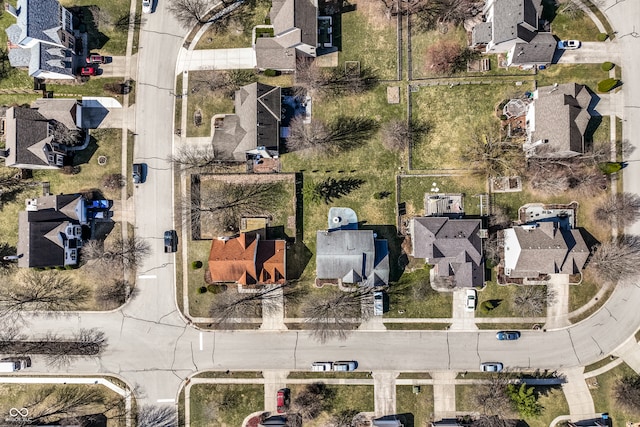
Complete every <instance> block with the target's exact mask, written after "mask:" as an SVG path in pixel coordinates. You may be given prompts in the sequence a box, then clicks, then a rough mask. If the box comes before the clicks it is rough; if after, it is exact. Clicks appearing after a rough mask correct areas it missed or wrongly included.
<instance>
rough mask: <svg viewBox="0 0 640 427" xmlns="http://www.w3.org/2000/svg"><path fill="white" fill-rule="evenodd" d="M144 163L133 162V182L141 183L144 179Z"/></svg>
mask: <svg viewBox="0 0 640 427" xmlns="http://www.w3.org/2000/svg"><path fill="white" fill-rule="evenodd" d="M146 169H147V168H146V165H145V164H144V163H134V164H133V167H132V169H131V177H132V178H133V183H134V184H143V183H144V182H145V180H146V174H145V172H146Z"/></svg>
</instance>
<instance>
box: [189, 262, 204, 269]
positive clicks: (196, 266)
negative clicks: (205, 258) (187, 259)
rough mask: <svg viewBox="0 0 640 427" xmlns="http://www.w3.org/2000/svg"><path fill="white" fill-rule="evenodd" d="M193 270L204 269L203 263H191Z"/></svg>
mask: <svg viewBox="0 0 640 427" xmlns="http://www.w3.org/2000/svg"><path fill="white" fill-rule="evenodd" d="M191 268H192V269H193V270H197V269H199V268H202V261H193V262H192V263H191Z"/></svg>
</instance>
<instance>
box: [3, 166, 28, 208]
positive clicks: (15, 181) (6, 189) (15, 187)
mask: <svg viewBox="0 0 640 427" xmlns="http://www.w3.org/2000/svg"><path fill="white" fill-rule="evenodd" d="M27 186H28V184H27V183H26V182H25V181H23V180H21V179H20V177H19V175H17V174H8V173H5V174H3V175H0V208H2V206H3V205H4V204H5V203H7V202H10V201H13V200H15V198H16V196H17V195H18V194H20V193H21V192H22V191H23V190H24V189H25V188H26V187H27Z"/></svg>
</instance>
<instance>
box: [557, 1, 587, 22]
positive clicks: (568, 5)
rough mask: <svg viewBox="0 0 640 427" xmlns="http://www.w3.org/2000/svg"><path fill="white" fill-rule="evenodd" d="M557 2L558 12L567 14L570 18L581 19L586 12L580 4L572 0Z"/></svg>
mask: <svg viewBox="0 0 640 427" xmlns="http://www.w3.org/2000/svg"><path fill="white" fill-rule="evenodd" d="M557 4H558V10H557V11H556V13H557V14H563V15H566V16H567V17H568V18H570V19H579V18H581V17H582V15H583V14H584V12H583V10H582V9H581V8H580V6H579V5H577V4H575V3H574V2H572V1H571V0H560V1H557Z"/></svg>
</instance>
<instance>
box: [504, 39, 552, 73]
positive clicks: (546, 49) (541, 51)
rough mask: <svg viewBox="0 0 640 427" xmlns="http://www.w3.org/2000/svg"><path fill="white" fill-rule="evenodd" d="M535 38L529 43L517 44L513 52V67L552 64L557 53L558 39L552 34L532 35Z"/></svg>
mask: <svg viewBox="0 0 640 427" xmlns="http://www.w3.org/2000/svg"><path fill="white" fill-rule="evenodd" d="M531 34H535V37H533V39H531V41H530V42H529V43H516V45H515V48H514V50H513V58H511V64H513V65H525V64H526V65H537V64H550V63H551V61H552V60H553V54H554V53H555V51H556V45H557V42H556V39H555V38H554V37H553V35H552V34H551V33H537V34H536V33H531Z"/></svg>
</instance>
